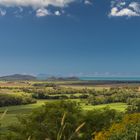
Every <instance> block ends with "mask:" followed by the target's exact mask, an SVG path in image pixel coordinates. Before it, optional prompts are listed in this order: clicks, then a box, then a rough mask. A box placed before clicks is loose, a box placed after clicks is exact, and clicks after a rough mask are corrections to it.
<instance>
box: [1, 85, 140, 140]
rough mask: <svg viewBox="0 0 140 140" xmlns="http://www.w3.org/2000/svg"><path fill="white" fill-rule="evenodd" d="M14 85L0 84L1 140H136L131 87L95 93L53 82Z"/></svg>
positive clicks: (139, 100) (139, 106) (136, 107)
mask: <svg viewBox="0 0 140 140" xmlns="http://www.w3.org/2000/svg"><path fill="white" fill-rule="evenodd" d="M17 83H18V84H17V86H15V85H16V82H15V83H12V82H10V83H9V82H8V83H0V85H2V86H0V99H1V100H0V106H1V107H0V114H1V115H2V112H4V110H6V108H8V112H7V114H6V115H2V116H4V117H2V118H3V119H2V120H1V129H0V131H1V132H0V136H1V137H0V139H2V140H19V139H21V140H22V139H23V140H26V139H30V140H46V139H48V140H78V139H79V140H87V139H89V140H92V139H95V140H123V139H124V140H126V139H127V140H131V139H137V140H138V139H139V128H140V127H139V126H140V125H139V112H140V91H139V88H138V87H136V86H132V87H113V88H107V89H104V88H102V89H101V88H100V89H99V90H98V89H95V88H91V87H89V88H87V87H86V88H85V87H80V88H74V87H72V88H70V87H66V86H65V87H64V86H61V84H60V83H58V82H57V83H50V82H17ZM61 100H62V101H61ZM73 101H74V102H73ZM44 102H46V104H45V105H43V104H44ZM13 105H14V106H13ZM42 105H43V106H42ZM41 106H42V107H41ZM105 106H107V107H105ZM104 107H105V108H104ZM117 110H118V111H117ZM4 114H5V113H4ZM131 118H132V121H131ZM118 128H120V129H119V130H120V131H116V129H118Z"/></svg>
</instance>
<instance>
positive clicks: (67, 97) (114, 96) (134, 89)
mask: <svg viewBox="0 0 140 140" xmlns="http://www.w3.org/2000/svg"><path fill="white" fill-rule="evenodd" d="M79 83H80V84H79ZM139 100H140V90H139V85H138V84H122V85H120V84H119V85H118V84H116V85H114V84H113V85H111V84H109V85H108V84H103V85H96V84H93V83H92V84H91V83H90V84H86V83H85V84H83V83H82V84H81V81H53V82H52V81H10V82H6V81H1V82H0V115H2V114H3V112H4V111H5V110H7V113H6V115H5V116H4V118H3V120H2V121H1V128H2V130H7V129H8V128H9V126H11V125H13V124H16V123H18V122H19V119H18V118H19V117H24V116H28V115H29V114H31V113H32V112H34V111H35V110H38V109H39V110H40V109H42V106H44V107H45V106H49V105H51V104H54V106H55V104H58V105H59V103H60V101H64V102H65V103H70V102H75V103H76V104H77V105H78V107H80V108H81V110H82V111H83V112H84V114H87V115H88V114H89V115H88V116H90V115H91V114H92V112H97V114H98V113H99V112H98V110H102V109H103V110H104V111H105V112H106V111H107V112H108V111H109V110H110V111H113V110H114V111H116V112H118V113H119V112H121V114H125V113H126V112H129V113H133V112H138V111H139V110H138V109H139V107H138V103H139ZM65 103H64V104H65ZM52 107H53V106H52ZM108 109H109V110H108ZM136 109H137V110H138V111H137V110H136ZM90 111H91V113H89V112H90ZM101 112H102V111H101ZM101 112H100V113H101ZM88 116H87V117H88ZM90 119H91V118H90Z"/></svg>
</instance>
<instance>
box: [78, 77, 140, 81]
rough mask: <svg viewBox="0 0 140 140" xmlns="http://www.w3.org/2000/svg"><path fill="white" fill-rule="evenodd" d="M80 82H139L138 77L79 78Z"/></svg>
mask: <svg viewBox="0 0 140 140" xmlns="http://www.w3.org/2000/svg"><path fill="white" fill-rule="evenodd" d="M80 80H84V81H85V80H88V81H92V80H97V81H98V80H99V81H103V80H105V81H140V77H80Z"/></svg>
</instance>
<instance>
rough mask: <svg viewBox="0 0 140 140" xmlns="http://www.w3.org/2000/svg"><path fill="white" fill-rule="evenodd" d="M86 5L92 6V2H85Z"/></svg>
mask: <svg viewBox="0 0 140 140" xmlns="http://www.w3.org/2000/svg"><path fill="white" fill-rule="evenodd" d="M84 3H85V4H86V5H92V2H91V0H85V1H84Z"/></svg>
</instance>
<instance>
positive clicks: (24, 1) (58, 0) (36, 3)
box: [0, 0, 91, 17]
mask: <svg viewBox="0 0 140 140" xmlns="http://www.w3.org/2000/svg"><path fill="white" fill-rule="evenodd" d="M78 2H79V3H81V2H83V3H84V4H91V0H0V7H2V8H5V9H6V8H15V7H18V8H20V7H22V8H24V7H31V8H32V9H33V10H34V11H35V12H36V16H37V17H43V16H48V15H55V16H60V15H61V14H62V13H64V12H63V11H64V10H62V11H59V10H56V11H53V12H51V11H50V10H49V8H48V7H49V6H53V7H56V8H61V9H64V8H65V7H67V6H69V4H71V3H78ZM4 15H6V10H0V16H4Z"/></svg>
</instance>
